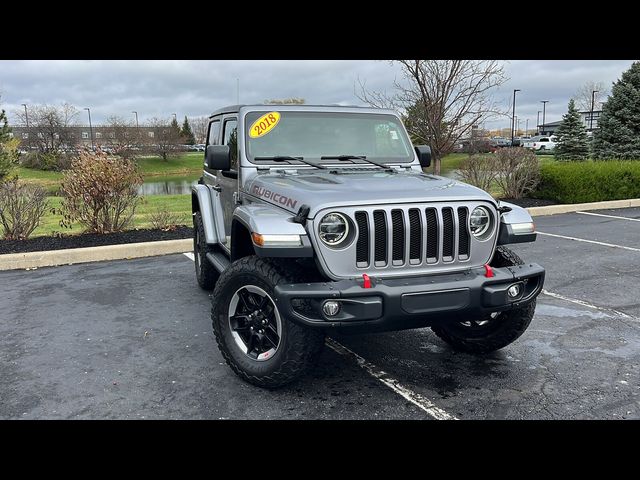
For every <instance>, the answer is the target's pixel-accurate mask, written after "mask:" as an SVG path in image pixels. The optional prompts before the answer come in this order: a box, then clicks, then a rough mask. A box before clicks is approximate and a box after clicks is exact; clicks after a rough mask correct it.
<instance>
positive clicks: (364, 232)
mask: <svg viewBox="0 0 640 480" xmlns="http://www.w3.org/2000/svg"><path fill="white" fill-rule="evenodd" d="M356 223H357V224H358V230H360V233H359V234H358V242H357V243H356V262H358V263H359V264H362V265H361V266H368V265H369V221H368V220H367V214H366V213H365V212H356Z"/></svg>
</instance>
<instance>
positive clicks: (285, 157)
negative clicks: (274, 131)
mask: <svg viewBox="0 0 640 480" xmlns="http://www.w3.org/2000/svg"><path fill="white" fill-rule="evenodd" d="M253 159H254V160H270V161H272V162H287V163H288V164H290V165H293V164H292V163H291V160H295V161H298V162H302V163H304V164H306V165H311V166H312V167H316V168H320V169H322V170H326V169H327V167H325V166H324V165H318V164H317V163H313V162H310V161H309V160H305V159H304V157H292V156H289V155H274V156H272V157H254V158H253Z"/></svg>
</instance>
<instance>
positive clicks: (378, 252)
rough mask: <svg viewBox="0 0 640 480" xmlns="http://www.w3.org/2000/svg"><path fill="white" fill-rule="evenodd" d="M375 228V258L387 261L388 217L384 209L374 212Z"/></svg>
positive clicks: (377, 260) (378, 260) (383, 261)
mask: <svg viewBox="0 0 640 480" xmlns="http://www.w3.org/2000/svg"><path fill="white" fill-rule="evenodd" d="M373 228H374V232H375V237H374V242H375V256H374V260H375V261H376V262H381V263H387V218H386V215H385V213H384V212H383V211H382V210H376V211H375V212H373Z"/></svg>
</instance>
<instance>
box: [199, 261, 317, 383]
mask: <svg viewBox="0 0 640 480" xmlns="http://www.w3.org/2000/svg"><path fill="white" fill-rule="evenodd" d="M304 280H305V278H304V275H302V274H301V273H300V272H299V271H298V269H297V268H295V266H294V264H293V262H286V261H277V260H273V259H263V258H260V257H257V256H254V255H252V256H249V257H243V258H241V259H239V260H236V261H235V262H233V263H232V264H231V265H230V266H229V267H228V268H227V269H226V270H225V271H224V272H223V273H222V275H221V276H220V279H219V280H218V283H217V284H216V288H215V290H214V292H213V296H212V308H211V322H212V324H213V332H214V334H215V337H216V341H217V343H218V348H219V349H220V352H221V353H222V356H223V357H224V359H225V361H226V362H227V364H228V365H229V366H230V367H231V369H232V370H233V371H234V372H235V373H236V374H237V375H238V376H239V377H240V378H242V379H243V380H245V381H247V382H249V383H251V384H253V385H256V386H258V387H263V388H270V389H271V388H278V387H281V386H283V385H286V384H288V383H290V382H293V381H294V380H296V379H298V378H299V377H300V376H301V375H302V374H303V373H304V372H305V371H306V370H307V368H308V367H309V366H310V365H311V364H312V362H313V360H314V358H315V357H316V356H317V353H318V351H319V350H320V349H321V348H322V345H323V344H324V333H323V332H322V331H318V330H315V329H310V328H306V327H304V326H302V325H299V324H297V323H295V322H293V321H291V320H289V319H288V318H285V317H284V316H282V315H281V323H282V332H281V335H280V343H279V345H278V348H277V350H276V352H275V353H274V354H273V357H271V358H269V359H267V360H263V361H256V360H253V359H251V358H249V357H248V356H247V355H246V354H245V353H244V352H242V351H241V350H240V348H239V347H238V345H237V344H236V343H235V341H234V339H233V337H232V334H231V327H230V325H229V319H228V312H229V303H230V301H231V298H232V297H233V295H234V293H235V292H236V291H237V290H238V289H239V288H241V287H242V286H245V285H255V286H257V287H260V288H261V289H262V290H264V291H265V292H267V293H268V294H269V296H271V298H273V299H275V295H274V288H275V286H276V285H279V284H282V283H296V282H301V281H304ZM276 307H277V305H276Z"/></svg>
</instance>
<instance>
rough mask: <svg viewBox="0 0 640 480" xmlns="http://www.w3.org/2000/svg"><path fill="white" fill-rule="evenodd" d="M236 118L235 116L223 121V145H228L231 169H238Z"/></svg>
mask: <svg viewBox="0 0 640 480" xmlns="http://www.w3.org/2000/svg"><path fill="white" fill-rule="evenodd" d="M237 127H238V120H236V119H235V118H233V119H231V120H227V121H225V122H224V140H223V145H229V150H230V152H231V169H232V170H237V169H238V136H237Z"/></svg>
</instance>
